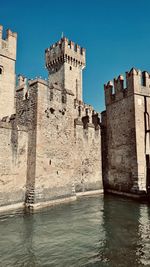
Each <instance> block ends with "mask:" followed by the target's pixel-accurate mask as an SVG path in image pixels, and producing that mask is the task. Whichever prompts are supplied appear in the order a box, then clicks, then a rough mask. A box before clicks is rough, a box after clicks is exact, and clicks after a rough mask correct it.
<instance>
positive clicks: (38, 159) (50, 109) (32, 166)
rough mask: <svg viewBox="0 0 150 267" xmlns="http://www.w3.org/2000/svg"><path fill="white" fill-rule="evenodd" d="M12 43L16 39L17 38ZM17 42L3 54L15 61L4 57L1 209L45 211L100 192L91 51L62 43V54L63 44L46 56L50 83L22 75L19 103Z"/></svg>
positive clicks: (0, 110)
mask: <svg viewBox="0 0 150 267" xmlns="http://www.w3.org/2000/svg"><path fill="white" fill-rule="evenodd" d="M9 34H10V32H9ZM9 38H10V37H9ZM11 38H16V35H15V34H13V33H12V37H11ZM0 40H1V41H2V38H1V39H0ZM14 40H15V39H10V42H12V46H10V48H11V49H10V50H9V51H8V50H6V51H4V50H3V51H4V52H5V53H8V54H7V55H8V56H10V55H11V59H7V60H8V62H5V58H4V55H3V54H0V59H2V60H1V63H2V65H3V66H2V67H3V68H5V75H4V76H3V74H2V75H1V76H0V79H2V83H1V86H2V88H3V89H4V90H3V95H2V97H1V98H0V101H1V103H2V102H3V104H4V105H3V107H2V106H1V109H0V116H1V117H2V119H1V121H0V139H1V144H0V183H1V186H0V207H1V206H5V205H11V204H14V203H26V205H29V206H30V205H34V204H36V206H38V207H39V203H46V205H47V204H48V203H50V202H51V203H54V202H55V201H56V203H58V202H60V201H61V199H62V201H63V202H64V201H66V200H67V199H70V200H74V199H75V198H76V196H77V194H79V195H81V194H83V195H87V194H88V192H89V193H90V194H91V192H92V191H93V192H94V193H96V192H99V191H100V189H102V174H101V134H100V121H99V116H98V114H97V113H96V112H94V110H93V108H92V107H91V106H89V105H85V104H84V103H83V102H82V70H83V68H84V66H85V50H84V49H83V48H80V47H79V46H78V45H77V46H74V45H73V42H71V43H69V41H68V40H67V39H66V38H64V39H62V40H61V41H60V44H61V45H62V48H61V49H60V46H59V45H60V44H59V45H53V46H52V47H51V48H50V49H48V50H46V66H47V69H48V71H49V77H48V81H45V80H42V79H35V80H28V81H27V79H26V78H25V77H23V76H22V75H19V77H18V83H17V88H16V93H15V102H14V90H12V88H14V87H13V86H14V84H15V74H14V70H15V48H16V47H15V41H14ZM69 45H70V46H69ZM11 52H12V53H11ZM12 62H13V63H12ZM0 88H1V87H0ZM1 92H2V90H1ZM10 92H11V93H10ZM12 92H13V93H12ZM6 99H9V101H10V103H9V109H8V108H7V105H6ZM14 103H15V109H14ZM5 107H6V109H5ZM11 114H13V115H11ZM10 115H11V116H10ZM42 205H43V204H42Z"/></svg>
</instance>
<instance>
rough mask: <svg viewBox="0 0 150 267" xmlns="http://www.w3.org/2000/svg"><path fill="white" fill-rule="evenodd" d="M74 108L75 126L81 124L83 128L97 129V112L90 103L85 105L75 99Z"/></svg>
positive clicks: (98, 122)
mask: <svg viewBox="0 0 150 267" xmlns="http://www.w3.org/2000/svg"><path fill="white" fill-rule="evenodd" d="M74 108H75V111H76V117H77V118H76V119H75V126H76V125H81V126H83V128H84V129H88V127H92V128H95V129H96V130H97V129H99V125H100V118H99V113H97V112H96V111H95V110H94V108H93V107H92V106H91V105H87V104H85V103H83V102H82V101H79V100H77V99H75V100H74Z"/></svg>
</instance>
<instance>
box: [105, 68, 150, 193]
mask: <svg viewBox="0 0 150 267" xmlns="http://www.w3.org/2000/svg"><path fill="white" fill-rule="evenodd" d="M149 84H150V78H149V74H148V73H146V72H143V73H141V72H140V71H137V70H136V69H131V71H130V72H127V73H126V88H124V81H123V77H122V76H119V77H118V78H117V79H114V83H111V82H109V83H108V84H107V85H105V103H106V111H105V112H104V113H102V140H103V145H102V151H103V153H102V154H103V179H104V187H105V189H106V190H116V191H118V192H127V193H136V194H141V193H146V192H147V190H148V186H149V182H150V180H149V181H148V179H149V176H148V172H149V168H150V167H149V155H150V143H149V114H150V113H149V112H150V90H149ZM113 90H114V91H113ZM149 173H150V172H149Z"/></svg>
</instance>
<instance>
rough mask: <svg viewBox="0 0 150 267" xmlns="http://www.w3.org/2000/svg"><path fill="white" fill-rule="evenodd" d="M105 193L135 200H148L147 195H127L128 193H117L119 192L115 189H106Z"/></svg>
mask: <svg viewBox="0 0 150 267" xmlns="http://www.w3.org/2000/svg"><path fill="white" fill-rule="evenodd" d="M105 192H106V193H110V194H113V195H119V196H125V197H130V198H134V199H141V198H145V199H146V193H145V194H141V193H140V192H139V194H138V193H136V194H135V193H127V192H122V191H117V190H113V189H105Z"/></svg>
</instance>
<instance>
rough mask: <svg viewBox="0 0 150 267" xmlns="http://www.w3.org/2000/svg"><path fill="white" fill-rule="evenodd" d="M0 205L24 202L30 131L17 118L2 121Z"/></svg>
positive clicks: (0, 133)
mask: <svg viewBox="0 0 150 267" xmlns="http://www.w3.org/2000/svg"><path fill="white" fill-rule="evenodd" d="M0 140H1V142H0V207H1V206H6V205H12V204H15V203H24V200H25V191H26V170H27V145H28V133H27V129H26V128H25V127H17V126H16V123H15V119H13V120H12V121H11V122H2V121H1V122H0Z"/></svg>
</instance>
